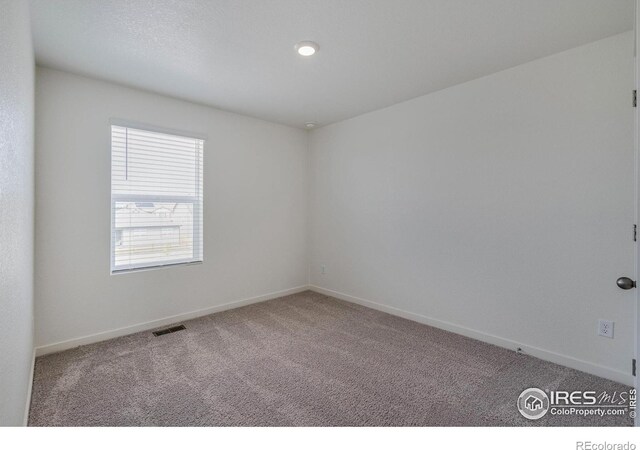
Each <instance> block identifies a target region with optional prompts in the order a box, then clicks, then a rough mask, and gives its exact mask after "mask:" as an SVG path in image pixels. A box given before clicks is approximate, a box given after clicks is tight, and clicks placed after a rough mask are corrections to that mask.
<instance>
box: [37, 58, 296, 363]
mask: <svg viewBox="0 0 640 450" xmlns="http://www.w3.org/2000/svg"><path fill="white" fill-rule="evenodd" d="M110 118H118V119H126V120H130V121H134V122H138V123H145V124H151V125H154V126H157V127H164V128H171V129H177V130H184V131H191V132H195V133H198V134H205V135H207V136H208V140H207V141H206V143H205V152H204V241H205V242H204V263H203V264H201V265H193V266H186V267H185V266H183V267H172V268H165V269H159V270H150V271H145V272H135V273H127V274H120V275H113V276H112V275H110V272H109V270H110V268H109V245H110V244H109V243H110V239H109V236H110V148H109V136H110V126H109V119H110ZM306 144H307V137H306V132H305V131H303V130H297V129H293V128H288V127H285V126H282V125H275V124H272V123H268V122H265V121H261V120H257V119H252V118H248V117H243V116H240V115H235V114H231V113H227V112H223V111H219V110H215V109H212V108H207V107H204V106H199V105H195V104H192V103H188V102H184V101H180V100H175V99H171V98H167V97H162V96H159V95H155V94H151V93H147V92H142V91H138V90H133V89H129V88H124V87H121V86H117V85H114V84H109V83H106V82H102V81H98V80H94V79H90V78H85V77H81V76H77V75H71V74H68V73H64V72H59V71H54V70H50V69H43V68H38V69H37V75H36V284H35V289H36V324H37V331H36V343H37V345H38V346H50V345H51V344H56V343H59V342H63V341H67V340H74V339H77V338H81V337H84V336H89V335H94V334H97V333H105V332H107V334H103V335H100V336H98V337H93V338H89V339H87V340H81V341H74V342H72V343H71V345H73V344H77V343H78V342H88V341H91V340H95V339H99V338H105V337H110V336H113V335H117V334H126V333H128V332H131V331H135V330H136V329H140V328H135V327H134V328H126V327H132V326H135V325H138V324H145V323H147V322H150V321H154V320H159V319H163V318H166V317H169V316H174V315H179V314H183V313H188V312H190V311H196V310H201V309H206V308H211V307H216V306H219V305H223V304H226V303H229V302H235V301H239V300H244V299H248V298H253V297H256V296H263V295H268V294H271V293H277V292H281V291H283V290H288V289H291V288H296V287H299V286H306V285H307V249H306V200H307V184H306V166H307V155H308V153H307V150H306V148H307V147H306ZM123 327H124V328H125V330H120V331H116V332H113V333H108V332H109V331H111V330H117V329H120V328H123ZM141 328H145V326H141ZM66 346H68V345H66V344H63V345H57V346H56V345H53V346H51V347H48V348H46V349H44V350H45V351H47V350H49V351H50V350H58V349H61V348H65V347H66Z"/></svg>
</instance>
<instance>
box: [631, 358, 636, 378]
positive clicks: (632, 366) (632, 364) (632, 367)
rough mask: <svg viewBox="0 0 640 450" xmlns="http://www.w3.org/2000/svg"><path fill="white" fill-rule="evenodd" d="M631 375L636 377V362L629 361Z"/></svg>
mask: <svg viewBox="0 0 640 450" xmlns="http://www.w3.org/2000/svg"><path fill="white" fill-rule="evenodd" d="M631 375H633V376H634V377H635V376H636V360H635V359H632V360H631Z"/></svg>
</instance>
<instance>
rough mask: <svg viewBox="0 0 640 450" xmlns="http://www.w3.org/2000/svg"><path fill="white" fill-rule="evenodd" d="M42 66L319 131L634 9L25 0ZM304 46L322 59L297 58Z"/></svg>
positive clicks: (306, 0) (439, 2)
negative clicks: (312, 124)
mask: <svg viewBox="0 0 640 450" xmlns="http://www.w3.org/2000/svg"><path fill="white" fill-rule="evenodd" d="M31 6H32V17H33V19H32V20H33V33H34V42H35V50H36V58H37V61H38V63H39V64H41V65H45V66H48V67H54V68H59V69H63V70H69V71H73V72H78V73H81V74H85V75H90V76H95V77H99V78H102V79H106V80H111V81H115V82H119V83H122V84H125V85H129V86H133V87H138V88H142V89H147V90H150V91H154V92H158V93H162V94H166V95H171V96H174V97H180V98H184V99H187V100H191V101H195V102H198V103H203V104H207V105H211V106H214V107H217V108H221V109H225V110H229V111H234V112H238V113H242V114H247V115H250V116H255V117H260V118H263V119H266V120H270V121H274V122H280V123H284V124H288V125H293V126H297V127H302V126H303V124H304V122H306V121H317V122H318V123H319V124H320V125H325V124H328V123H331V122H335V121H338V120H342V119H345V118H348V117H352V116H355V115H358V114H362V113H364V112H367V111H371V110H374V109H377V108H381V107H385V106H388V105H391V104H394V103H397V102H400V101H403V100H407V99H410V98H413V97H416V96H419V95H423V94H426V93H429V92H433V91H436V90H438V89H443V88H445V87H448V86H452V85H454V84H458V83H461V82H464V81H467V80H471V79H473V78H477V77H480V76H483V75H487V74H490V73H493V72H496V71H499V70H502V69H505V68H508V67H512V66H515V65H518V64H521V63H524V62H527V61H530V60H533V59H536V58H540V57H542V56H546V55H550V54H553V53H556V52H559V51H562V50H566V49H569V48H571V47H575V46H578V45H581V44H585V43H587V42H591V41H594V40H597V39H601V38H604V37H607V36H610V35H613V34H616V33H620V32H623V31H626V30H631V29H632V27H633V14H634V0H483V1H478V0H32V2H31ZM301 40H313V41H316V42H317V43H318V44H319V45H320V51H319V52H318V53H317V54H316V56H314V57H312V58H303V57H300V56H298V55H297V54H296V53H295V51H294V48H293V47H294V45H295V44H296V43H297V42H298V41H301Z"/></svg>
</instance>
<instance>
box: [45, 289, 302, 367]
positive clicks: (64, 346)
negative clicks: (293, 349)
mask: <svg viewBox="0 0 640 450" xmlns="http://www.w3.org/2000/svg"><path fill="white" fill-rule="evenodd" d="M308 289H309V287H308V286H306V285H305V286H298V287H294V288H290V289H285V290H283V291H278V292H272V293H269V294H264V295H259V296H257V297H251V298H246V299H243V300H237V301H234V302H229V303H225V304H222V305H216V306H211V307H209V308H204V309H199V310H196V311H191V312H187V313H182V314H177V315H175V316H170V317H164V318H162V319H157V320H152V321H150V322H144V323H138V324H135V325H130V326H127V327H122V328H117V329H115V330H109V331H103V332H101V333H96V334H91V335H89V336H82V337H79V338H74V339H69V340H66V341H61V342H55V343H53V344H47V345H42V346H40V347H36V349H35V353H36V356H42V355H47V354H49V353H56V352H61V351H63V350H68V349H70V348H74V347H79V346H81V345H87V344H93V343H96V342H100V341H106V340H108V339H113V338H116V337H120V336H126V335H128V334H133V333H137V332H139V331H146V330H151V329H153V328H157V327H162V326H164V325H170V324H173V323H176V322H181V321H183V320H190V319H195V318H197V317H202V316H207V315H209V314H213V313H216V312H220V311H226V310H228V309H234V308H239V307H241V306H246V305H251V304H253V303H258V302H264V301H266V300H271V299H274V298H278V297H284V296H285V295H291V294H297V293H299V292H303V291H306V290H308Z"/></svg>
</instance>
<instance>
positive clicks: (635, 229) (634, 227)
mask: <svg viewBox="0 0 640 450" xmlns="http://www.w3.org/2000/svg"><path fill="white" fill-rule="evenodd" d="M637 240H638V225H636V224H635V223H634V224H633V242H636V241H637Z"/></svg>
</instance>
